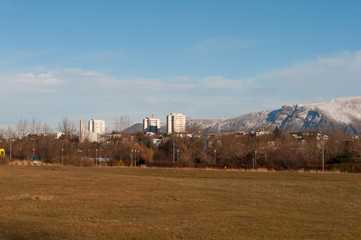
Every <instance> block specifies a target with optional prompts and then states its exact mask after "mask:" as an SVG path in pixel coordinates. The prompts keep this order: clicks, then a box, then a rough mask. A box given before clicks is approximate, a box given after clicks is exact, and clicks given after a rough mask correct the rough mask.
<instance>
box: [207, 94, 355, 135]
mask: <svg viewBox="0 0 361 240" xmlns="http://www.w3.org/2000/svg"><path fill="white" fill-rule="evenodd" d="M276 127H278V128H280V129H283V130H288V131H293V132H296V131H316V130H317V131H323V132H330V131H339V130H340V129H341V130H342V131H344V132H346V133H360V132H361V97H352V98H338V99H333V100H331V101H329V102H325V103H314V104H301V105H285V106H283V107H282V108H280V109H277V110H267V111H263V112H256V113H249V114H245V115H242V116H239V117H235V118H231V119H226V120H224V121H220V122H217V123H215V124H214V125H212V126H210V127H209V128H208V129H207V130H208V131H229V130H241V131H250V130H257V129H270V130H273V129H275V128H276Z"/></svg>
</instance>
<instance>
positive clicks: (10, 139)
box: [10, 138, 13, 160]
mask: <svg viewBox="0 0 361 240" xmlns="http://www.w3.org/2000/svg"><path fill="white" fill-rule="evenodd" d="M12 142H13V141H12V139H11V138H10V160H11V157H12Z"/></svg>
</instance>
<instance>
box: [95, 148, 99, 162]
mask: <svg viewBox="0 0 361 240" xmlns="http://www.w3.org/2000/svg"><path fill="white" fill-rule="evenodd" d="M97 165H98V148H96V149H95V166H97Z"/></svg>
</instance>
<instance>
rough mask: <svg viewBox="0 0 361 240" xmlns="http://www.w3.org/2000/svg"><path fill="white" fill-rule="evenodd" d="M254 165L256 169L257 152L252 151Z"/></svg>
mask: <svg viewBox="0 0 361 240" xmlns="http://www.w3.org/2000/svg"><path fill="white" fill-rule="evenodd" d="M254 165H255V167H256V168H257V150H256V151H254Z"/></svg>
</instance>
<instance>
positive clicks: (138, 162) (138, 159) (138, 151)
mask: <svg viewBox="0 0 361 240" xmlns="http://www.w3.org/2000/svg"><path fill="white" fill-rule="evenodd" d="M139 156H140V153H139V150H138V166H139Z"/></svg>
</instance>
